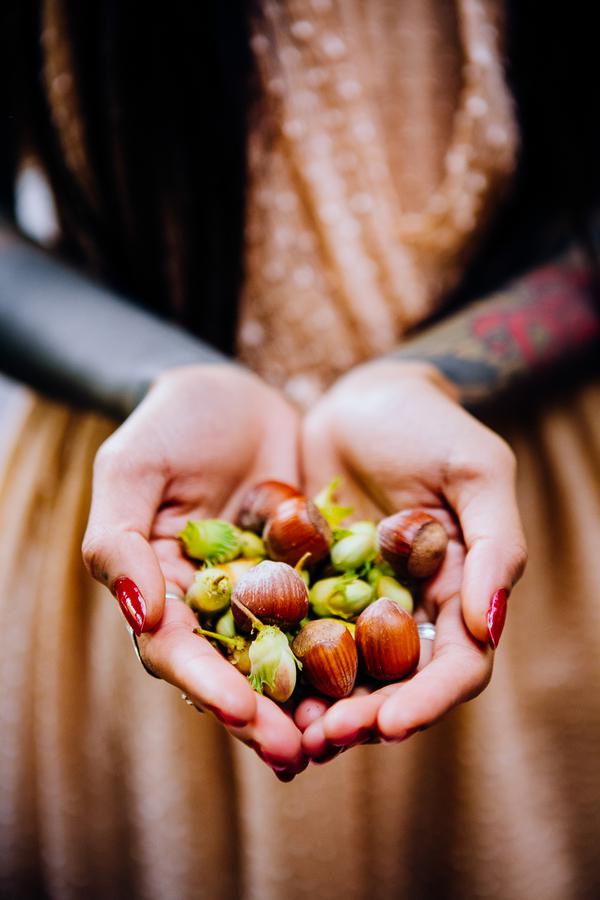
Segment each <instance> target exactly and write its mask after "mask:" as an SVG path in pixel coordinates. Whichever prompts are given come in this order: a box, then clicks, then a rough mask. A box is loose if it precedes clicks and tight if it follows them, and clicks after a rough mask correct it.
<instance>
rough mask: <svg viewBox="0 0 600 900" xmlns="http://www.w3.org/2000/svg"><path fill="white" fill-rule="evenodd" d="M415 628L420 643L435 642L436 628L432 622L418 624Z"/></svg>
mask: <svg viewBox="0 0 600 900" xmlns="http://www.w3.org/2000/svg"><path fill="white" fill-rule="evenodd" d="M417 628H418V630H419V637H420V638H421V640H422V641H435V636H436V628H435V625H434V624H433V622H419V624H418V625H417Z"/></svg>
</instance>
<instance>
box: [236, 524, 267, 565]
mask: <svg viewBox="0 0 600 900" xmlns="http://www.w3.org/2000/svg"><path fill="white" fill-rule="evenodd" d="M240 537H241V547H240V551H241V554H242V556H243V557H244V559H255V558H257V559H261V558H262V559H264V557H265V556H266V555H267V551H266V549H265V544H264V541H263V539H262V538H261V537H259V536H258V535H257V534H254V532H253V531H242V533H241V535H240Z"/></svg>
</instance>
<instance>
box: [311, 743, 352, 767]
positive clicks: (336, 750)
mask: <svg viewBox="0 0 600 900" xmlns="http://www.w3.org/2000/svg"><path fill="white" fill-rule="evenodd" d="M343 749H344V748H343V747H332V748H330V749H329V750H326V751H325V753H323V754H322V755H321V756H314V757H313V760H312V761H313V762H314V764H315V765H316V766H321V765H323V763H327V762H330V760H332V759H335V758H336V756H339V755H340V753H341V752H342V751H343Z"/></svg>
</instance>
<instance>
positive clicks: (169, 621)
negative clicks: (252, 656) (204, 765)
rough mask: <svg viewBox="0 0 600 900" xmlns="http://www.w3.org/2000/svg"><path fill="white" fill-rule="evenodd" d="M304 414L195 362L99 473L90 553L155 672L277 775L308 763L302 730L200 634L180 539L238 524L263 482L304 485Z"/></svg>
mask: <svg viewBox="0 0 600 900" xmlns="http://www.w3.org/2000/svg"><path fill="white" fill-rule="evenodd" d="M298 433H299V424H298V417H297V415H296V413H295V412H294V411H293V410H292V409H291V407H290V406H289V405H288V404H287V403H286V402H285V400H283V398H282V397H280V396H279V394H278V393H277V392H276V391H274V390H273V389H272V388H270V387H268V386H267V385H266V384H264V383H263V382H262V381H260V379H258V378H257V377H256V376H254V375H252V374H250V373H248V372H246V371H244V370H243V369H241V368H238V367H237V366H234V365H228V364H225V365H214V364H209V365H197V366H190V367H185V368H180V369H173V370H170V371H169V372H167V373H165V374H164V375H162V376H160V377H159V378H158V379H157V381H156V382H155V383H154V385H153V386H152V387H151V389H150V390H149V392H148V394H147V395H146V397H145V398H144V400H143V401H142V403H141V404H140V405H139V406H138V407H137V409H136V410H135V411H134V412H133V413H132V414H131V416H130V417H129V418H128V419H127V420H126V422H125V423H124V424H123V425H122V426H121V427H120V428H119V429H118V430H117V431H115V433H114V434H113V435H111V437H110V438H109V439H108V440H107V441H106V442H105V443H104V444H103V445H102V447H101V448H100V450H99V451H98V455H97V457H96V462H95V466H94V481H93V495H92V507H91V512H90V518H89V522H88V527H87V531H86V534H85V538H84V543H83V557H84V560H85V563H86V565H87V567H88V569H89V571H90V572H91V574H92V575H93V576H94V578H96V579H98V580H99V581H101V582H102V583H103V584H105V585H106V586H107V587H108V588H110V590H111V591H112V592H113V594H115V596H116V597H117V599H118V600H119V602H120V604H121V608H122V611H123V613H124V615H125V617H126V619H127V621H128V622H129V624H130V625H131V626H132V628H133V629H134V630H135V632H136V633H137V634H138V635H139V638H138V644H139V648H140V652H141V654H142V657H143V659H144V663H145V665H146V666H147V667H148V668H149V669H150V670H151V671H152V672H154V673H155V674H156V675H158V676H159V677H160V678H163V679H165V680H166V681H169V682H170V683H171V684H173V685H175V686H176V687H177V688H178V689H179V690H181V691H183V692H184V693H185V694H187V695H188V697H190V698H191V700H192V701H193V703H194V704H195V705H196V706H198V707H199V708H201V709H204V710H208V711H210V712H212V713H213V714H214V715H215V716H216V717H217V718H218V719H219V720H220V721H222V722H223V723H224V724H225V725H226V727H227V728H228V729H229V731H230V732H231V733H232V734H233V735H234V736H236V737H238V738H240V739H241V740H243V741H244V742H245V743H248V744H250V745H251V746H252V747H253V748H254V749H255V750H256V752H257V753H258V754H259V756H261V758H262V759H264V761H265V762H266V763H267V764H269V765H270V766H271V767H272V768H273V769H274V771H275V772H276V774H278V777H280V778H282V780H289V779H290V778H291V777H293V775H294V774H296V773H297V772H298V771H300V770H301V769H302V768H303V766H304V765H305V763H304V759H303V756H302V751H301V735H300V733H299V731H298V729H297V728H296V726H295V725H294V723H293V721H292V719H291V718H290V717H289V716H288V715H287V714H286V713H285V712H284V711H283V710H282V709H281V708H280V707H278V706H277V705H276V704H275V703H273V702H272V701H271V700H269V699H267V698H266V697H262V696H260V695H257V694H256V693H254V691H253V690H252V689H251V687H250V685H249V683H248V681H247V679H246V678H245V677H244V676H243V675H241V674H240V673H239V672H238V671H237V670H236V669H235V668H234V667H233V666H232V665H231V664H230V663H229V662H227V660H225V658H224V657H223V656H221V654H220V653H219V652H218V651H217V650H215V649H214V648H213V647H212V646H211V644H209V643H208V641H207V640H205V638H201V637H198V636H197V635H195V634H193V629H194V627H195V626H196V625H197V622H196V618H195V616H194V614H193V613H192V611H191V610H190V609H189V608H188V607H187V606H186V605H185V604H184V603H182V602H181V601H179V600H175V599H173V600H172V599H170V598H169V599H168V600H167V601H166V602H165V593H166V592H170V593H171V592H172V593H176V594H179V595H183V594H184V593H185V591H186V589H187V587H188V586H189V584H190V583H191V581H192V578H193V574H194V567H193V565H192V564H191V563H190V562H189V560H187V559H186V558H185V557H184V556H183V554H182V551H181V547H180V544H179V541H178V539H177V535H178V533H179V532H180V531H181V530H182V528H184V527H185V524H186V522H187V521H188V519H191V518H195V519H197V518H205V517H223V518H228V519H231V518H233V517H234V516H235V514H236V511H237V507H238V506H239V503H240V501H241V498H242V496H243V494H244V492H245V491H246V490H247V489H248V488H249V487H250V486H252V485H253V484H254V483H256V482H257V481H260V480H262V479H264V478H278V479H281V480H282V481H287V482H290V483H292V484H295V483H296V484H297V483H298V481H299V475H298Z"/></svg>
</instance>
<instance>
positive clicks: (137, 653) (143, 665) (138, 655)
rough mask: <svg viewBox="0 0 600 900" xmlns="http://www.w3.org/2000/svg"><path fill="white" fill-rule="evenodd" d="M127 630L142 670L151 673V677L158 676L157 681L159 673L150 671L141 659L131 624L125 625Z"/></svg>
mask: <svg viewBox="0 0 600 900" xmlns="http://www.w3.org/2000/svg"><path fill="white" fill-rule="evenodd" d="M127 631H128V632H129V635H130V637H131V643H132V644H133V649H134V652H135V655H136V656H137V658H138V659H139V661H140V662H141V664H142V667H143V668H144V670H145V671H146V672H147V673H148V675H151V676H152V678H158V679H159V681H160V676H159V675H155V674H154V672H153V671H152V669H150V668H149V667H148V666H147V665H146V663H145V662H144V660H143V659H142V654H141V653H140V648H139V644H138V639H137V635H136V633H135V631H134V630H133V628H132V627H131V625H127Z"/></svg>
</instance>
